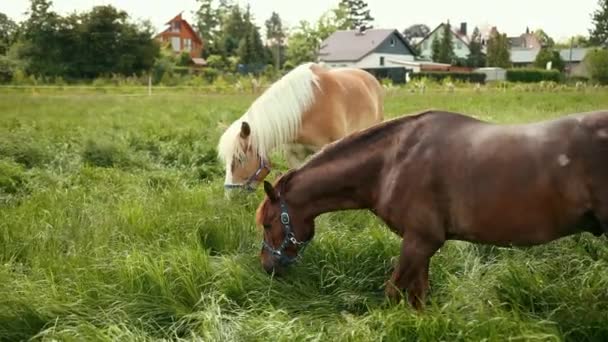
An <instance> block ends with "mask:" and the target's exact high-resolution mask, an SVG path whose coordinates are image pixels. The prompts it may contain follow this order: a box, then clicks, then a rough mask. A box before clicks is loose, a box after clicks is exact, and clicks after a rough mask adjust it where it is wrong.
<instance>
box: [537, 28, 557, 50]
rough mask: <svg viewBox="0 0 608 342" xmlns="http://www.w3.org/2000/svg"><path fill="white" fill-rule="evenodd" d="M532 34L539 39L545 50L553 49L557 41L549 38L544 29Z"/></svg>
mask: <svg viewBox="0 0 608 342" xmlns="http://www.w3.org/2000/svg"><path fill="white" fill-rule="evenodd" d="M532 34H533V35H534V36H535V37H536V39H538V41H539V42H540V44H541V46H543V47H545V48H553V47H554V46H555V41H554V40H553V38H551V37H549V35H548V34H547V33H546V32H545V31H543V30H542V29H537V30H534V32H533V33H532Z"/></svg>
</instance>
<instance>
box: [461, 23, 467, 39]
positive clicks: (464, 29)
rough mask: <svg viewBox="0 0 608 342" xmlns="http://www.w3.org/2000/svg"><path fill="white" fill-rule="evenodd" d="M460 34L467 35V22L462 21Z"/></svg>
mask: <svg viewBox="0 0 608 342" xmlns="http://www.w3.org/2000/svg"><path fill="white" fill-rule="evenodd" d="M460 34H461V35H463V36H466V35H467V23H460Z"/></svg>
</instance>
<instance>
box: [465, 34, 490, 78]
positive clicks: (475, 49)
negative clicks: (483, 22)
mask: <svg viewBox="0 0 608 342" xmlns="http://www.w3.org/2000/svg"><path fill="white" fill-rule="evenodd" d="M469 51H470V52H469V55H468V56H467V60H466V65H467V66H469V67H472V68H481V67H484V66H485V65H486V56H485V55H484V53H483V51H482V46H481V33H480V32H479V28H477V27H475V29H474V30H473V33H472V35H471V41H470V43H469Z"/></svg>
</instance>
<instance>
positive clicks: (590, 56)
mask: <svg viewBox="0 0 608 342" xmlns="http://www.w3.org/2000/svg"><path fill="white" fill-rule="evenodd" d="M584 63H585V64H586V65H587V68H588V69H589V75H590V76H591V79H592V80H593V81H596V82H598V83H600V84H608V50H603V49H602V50H599V49H598V50H592V51H589V53H587V56H585V61H584Z"/></svg>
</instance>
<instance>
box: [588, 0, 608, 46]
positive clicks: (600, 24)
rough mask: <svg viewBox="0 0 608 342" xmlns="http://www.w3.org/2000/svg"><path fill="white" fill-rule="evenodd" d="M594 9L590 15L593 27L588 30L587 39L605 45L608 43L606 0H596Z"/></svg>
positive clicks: (594, 43)
mask: <svg viewBox="0 0 608 342" xmlns="http://www.w3.org/2000/svg"><path fill="white" fill-rule="evenodd" d="M597 5H598V6H599V8H598V9H596V10H595V11H594V12H593V14H592V17H591V21H592V24H593V28H592V29H590V30H589V33H590V35H591V37H590V39H589V41H590V43H591V44H593V45H601V46H606V45H607V44H608V0H598V1H597Z"/></svg>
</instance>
